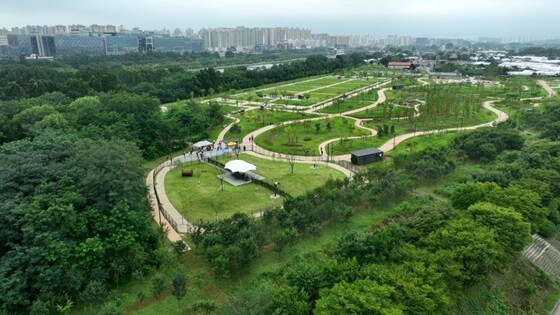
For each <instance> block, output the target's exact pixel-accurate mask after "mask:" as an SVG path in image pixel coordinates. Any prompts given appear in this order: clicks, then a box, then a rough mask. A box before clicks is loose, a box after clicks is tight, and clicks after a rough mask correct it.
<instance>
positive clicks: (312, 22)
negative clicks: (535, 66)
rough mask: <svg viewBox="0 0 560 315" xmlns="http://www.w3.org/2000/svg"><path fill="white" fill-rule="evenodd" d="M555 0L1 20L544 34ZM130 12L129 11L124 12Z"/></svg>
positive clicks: (79, 8) (163, 4) (120, 7)
mask: <svg viewBox="0 0 560 315" xmlns="http://www.w3.org/2000/svg"><path fill="white" fill-rule="evenodd" d="M558 9H560V3H558V2H554V1H551V0H537V1H527V0H513V1H503V0H498V1H492V2H491V3H490V2H488V1H481V0H472V1H469V2H450V1H447V2H444V1H441V0H421V1H414V2H412V1H410V0H394V1H391V2H380V1H364V0H346V1H339V0H330V1H319V0H307V1H293V0H285V1H281V2H280V1H269V2H262V1H256V0H240V1H236V2H230V1H220V0H214V1H200V0H192V1H188V2H185V1H178V0H160V1H158V3H157V5H154V4H153V3H143V2H140V3H139V2H137V1H135V2H132V1H130V0H120V1H107V0H99V1H96V2H95V3H90V2H83V3H82V2H77V1H68V0H59V1H52V2H51V1H50V2H48V3H46V2H44V1H38V0H18V1H14V0H9V1H7V3H4V4H3V5H2V10H0V21H2V24H3V25H0V27H6V28H11V27H21V26H24V25H57V24H64V25H70V24H85V25H88V24H112V25H125V27H127V28H133V27H135V26H137V27H140V28H142V29H163V28H166V29H169V30H173V29H175V28H180V29H186V28H192V29H202V28H216V27H236V26H239V25H244V26H246V27H277V26H286V27H302V28H309V29H311V30H312V31H313V33H329V34H333V35H342V34H344V35H349V34H352V35H354V34H355V35H365V34H369V35H373V36H379V37H383V36H387V35H391V34H400V35H406V36H419V37H420V36H430V37H459V36H483V37H504V36H538V37H549V38H550V37H559V36H558V34H557V33H555V29H557V26H558V25H557V24H558V23H556V22H555V12H558ZM123 13H126V14H123Z"/></svg>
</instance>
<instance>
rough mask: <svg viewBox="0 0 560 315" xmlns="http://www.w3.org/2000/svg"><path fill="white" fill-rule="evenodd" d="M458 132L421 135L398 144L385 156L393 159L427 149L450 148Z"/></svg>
mask: <svg viewBox="0 0 560 315" xmlns="http://www.w3.org/2000/svg"><path fill="white" fill-rule="evenodd" d="M459 134H460V133H458V132H442V133H437V134H430V135H422V136H417V137H414V138H410V139H407V140H405V141H403V142H401V143H399V144H398V145H397V146H396V147H395V148H394V149H393V150H391V151H388V152H387V153H386V154H385V156H389V157H395V156H398V155H402V154H407V153H409V152H418V151H422V150H425V149H427V148H433V147H445V146H450V145H451V142H452V141H453V139H455V138H456V137H457V136H459Z"/></svg>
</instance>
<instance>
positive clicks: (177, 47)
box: [152, 36, 192, 53]
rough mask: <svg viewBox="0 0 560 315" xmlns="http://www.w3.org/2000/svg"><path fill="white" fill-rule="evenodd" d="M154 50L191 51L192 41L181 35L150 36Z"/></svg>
mask: <svg viewBox="0 0 560 315" xmlns="http://www.w3.org/2000/svg"><path fill="white" fill-rule="evenodd" d="M152 41H153V45H154V50H155V51H161V52H177V53H184V52H191V51H192V42H191V40H190V39H189V38H181V37H155V36H154V37H152Z"/></svg>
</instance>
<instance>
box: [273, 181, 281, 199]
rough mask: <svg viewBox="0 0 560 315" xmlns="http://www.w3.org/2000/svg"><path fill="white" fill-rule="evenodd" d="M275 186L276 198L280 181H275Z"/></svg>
mask: <svg viewBox="0 0 560 315" xmlns="http://www.w3.org/2000/svg"><path fill="white" fill-rule="evenodd" d="M274 187H275V188H276V189H275V190H274V198H278V188H279V187H280V182H274Z"/></svg>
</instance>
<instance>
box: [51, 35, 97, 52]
mask: <svg viewBox="0 0 560 315" xmlns="http://www.w3.org/2000/svg"><path fill="white" fill-rule="evenodd" d="M54 46H55V48H56V57H62V56H67V55H75V54H85V55H105V51H106V50H105V40H104V39H103V37H90V36H71V35H57V36H54Z"/></svg>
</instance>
